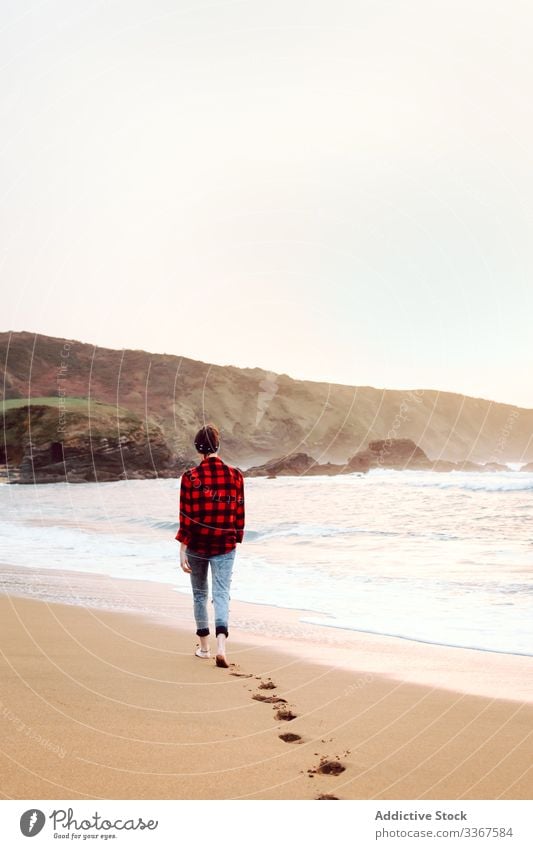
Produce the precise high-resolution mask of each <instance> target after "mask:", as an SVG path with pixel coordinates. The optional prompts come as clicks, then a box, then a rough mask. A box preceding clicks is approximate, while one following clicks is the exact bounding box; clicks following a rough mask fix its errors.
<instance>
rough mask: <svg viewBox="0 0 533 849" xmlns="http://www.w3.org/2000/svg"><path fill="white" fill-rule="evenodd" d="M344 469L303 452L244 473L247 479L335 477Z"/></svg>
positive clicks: (274, 460) (252, 467)
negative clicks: (319, 461)
mask: <svg viewBox="0 0 533 849" xmlns="http://www.w3.org/2000/svg"><path fill="white" fill-rule="evenodd" d="M342 468H343V467H342V466H338V465H336V464H335V463H323V464H320V463H317V461H316V460H314V459H313V457H310V456H309V454H305V453H304V452H303V451H302V452H299V453H296V454H288V455H287V456H286V457H276V458H275V459H273V460H269V461H268V462H267V463H263V465H261V466H251V467H250V468H249V469H246V471H245V472H244V473H243V474H244V475H245V476H246V477H249V478H255V477H268V478H275V477H277V476H278V475H335V474H339V472H340V471H341V469H342Z"/></svg>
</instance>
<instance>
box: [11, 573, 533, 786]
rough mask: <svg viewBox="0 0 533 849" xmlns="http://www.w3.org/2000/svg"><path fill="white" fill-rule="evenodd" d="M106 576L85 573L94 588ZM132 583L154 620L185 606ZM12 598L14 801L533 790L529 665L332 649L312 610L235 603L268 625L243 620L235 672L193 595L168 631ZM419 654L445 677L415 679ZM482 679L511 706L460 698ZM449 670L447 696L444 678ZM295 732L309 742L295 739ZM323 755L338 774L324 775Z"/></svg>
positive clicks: (506, 659) (390, 646)
mask: <svg viewBox="0 0 533 849" xmlns="http://www.w3.org/2000/svg"><path fill="white" fill-rule="evenodd" d="M71 574H72V573H71ZM76 580H80V579H79V576H78V577H77V578H76ZM95 580H97V579H95V578H93V577H91V579H90V580H89V579H87V578H85V581H86V584H85V586H89V587H90V586H91V581H95ZM127 584H131V587H132V588H131V587H130V590H129V592H130V593H131V595H130V598H133V597H136V598H137V599H141V598H145V596H146V595H147V594H150V593H152V595H153V603H152V607H151V609H152V612H153V610H154V609H157V599H160V600H161V599H163V598H167V600H168V597H169V592H168V590H167V588H165V587H158V588H154V587H153V585H147V584H144V583H142V582H124V581H120V582H115V583H113V582H111V583H110V586H114V587H116V586H117V585H120V588H121V592H124V587H125V586H126V585H127ZM0 605H1V611H0V615H1V622H2V626H1V635H2V636H1V644H0V645H1V659H0V663H1V681H2V688H1V694H0V717H1V720H2V721H1V723H0V735H1V743H0V749H1V754H0V774H1V776H2V780H1V785H0V786H1V792H2V794H3V796H4V797H5V798H33V799H77V798H80V799H81V798H103V799H129V798H132V799H137V798H139V799H143V798H145V799H167V798H170V799H205V798H208V799H209V798H210V799H316V798H317V797H319V796H320V795H321V794H326V795H333V796H335V797H338V798H340V799H460V798H465V799H495V798H505V799H530V798H531V796H532V790H533V771H532V762H533V735H532V729H533V703H532V700H531V699H527V700H526V698H527V695H528V686H530V684H529V683H528V684H526V683H525V682H523V677H524V675H525V676H526V677H527V675H529V682H530V681H531V669H532V665H531V659H530V658H515V657H511V656H507V655H489V654H488V653H484V652H466V651H464V650H459V649H455V650H453V649H446V650H445V649H442V648H439V647H435V646H424V645H418V644H414V643H408V642H407V641H402V640H391V639H389V640H385V639H380V638H377V637H376V638H375V639H372V638H371V637H365V636H364V635H357V634H350V635H348V634H347V633H346V632H342V633H341V632H337V633H336V634H335V635H334V638H335V640H337V643H334V642H332V641H330V642H329V643H328V642H326V644H325V645H324V646H323V647H322V648H321V647H319V646H318V645H317V644H316V643H313V642H312V641H310V640H309V638H308V635H307V634H306V631H305V629H303V630H302V631H301V633H300V632H298V631H297V627H296V625H297V622H298V621H299V620H298V616H297V614H296V613H295V612H280V611H276V610H272V609H269V608H260V607H259V606H256V605H236V604H234V603H233V602H232V613H235V615H234V616H233V618H232V621H240V622H241V623H243V622H244V621H245V620H248V619H253V617H254V615H255V617H256V620H258V621H259V620H260V621H261V623H262V624H261V628H262V629H263V632H264V633H263V636H262V637H259V636H258V634H253V633H250V631H244V630H243V629H242V628H241V629H240V630H239V627H237V626H233V625H231V626H230V640H229V641H228V650H231V651H230V652H229V659H230V661H232V662H233V663H234V664H235V665H233V666H231V667H230V669H228V670H224V669H217V668H216V667H215V665H214V660H207V661H205V660H200V659H198V658H195V657H194V655H193V650H194V645H195V637H194V633H193V630H192V629H191V627H190V623H192V617H191V612H190V607H191V600H190V599H189V598H188V597H186V596H182V595H180V594H179V593H174V594H172V602H171V604H169V605H168V606H167V608H166V609H165V608H164V605H161V611H162V615H161V617H160V620H161V621H157V617H155V616H154V615H152V618H149V617H147V616H141V615H139V614H138V613H114V612H108V611H103V610H99V609H95V608H93V607H91V606H89V605H88V604H86V603H85V602H84V606H74V605H64V604H49V603H46V602H44V601H36V600H31V599H25V598H20V597H17V596H12V595H11V596H7V595H4V596H2V597H0ZM132 607H135V605H133V604H132ZM169 611H173V612H174V613H175V620H174V621H176V622H177V624H178V627H176V626H175V625H174V624H173V623H172V624H170V623H169V621H168V620H169ZM280 616H288V617H292V620H293V621H294V623H295V636H294V639H291V640H290V642H288V641H287V638H286V636H285V637H281V636H277V637H276V636H275V634H274V636H268V637H267V636H266V633H265V629H266V630H268V627H269V621H271V623H272V626H273V627H272V631H274V632H275V631H276V628H275V627H274V625H275V622H276V621H278V620H279V617H280ZM269 617H270V620H269ZM165 622H166V624H165ZM187 623H189V628H187V629H185V628H184V627H182V626H184V625H185V624H187ZM318 630H320V632H321V633H322V632H324V630H325V629H318ZM326 630H328V629H326ZM342 640H345V641H346V649H345V653H344V655H343V653H342V651H339V645H340V644H341V641H342ZM282 648H285V649H288V651H282V650H281V649H282ZM302 657H305V660H302ZM310 657H315V658H316V660H315V661H311V660H310V659H309V658H310ZM335 658H337V660H338V661H339V662H341V663H343V664H344V666H345V668H344V667H342V666H339V665H338V663H335V662H333V661H334V659H335ZM395 658H396V660H397V664H396V670H395V669H394V660H395ZM410 659H411V661H412V663H411V667H412V669H413V674H414V675H415V677H418V678H420V679H423V677H424V675H426V678H427V682H428V683H425V684H422V683H416V684H415V683H412V682H408V683H406V682H405V680H402V675H401V670H402V669H403V670H406V669H408V668H409V667H410ZM381 660H383V662H381ZM350 664H351V665H353V669H350V668H349V666H350ZM356 670H359V671H356ZM384 671H387V672H388V673H389V674H383V672H384ZM454 671H455V672H457V673H458V674H457V676H456V677H455V678H454ZM432 673H433V676H434V677H433V680H432V677H431V676H432ZM506 673H508V677H506ZM469 675H470V679H471V681H472V686H473V689H474V691H475V692H476V688H477V689H478V690H479V689H481V690H483V689H484V688H485V689H487V692H489V693H490V690H491V687H493V688H494V692H495V693H496V692H497V690H498V688H499V692H500V694H501V695H505V696H508V697H509V698H508V699H504V698H501V697H500V698H491V697H490V696H486V695H473V694H467V693H466V692H459V691H458V690H454V689H452V688H450V686H449V684H450V683H458V682H459V684H461V681H462V682H463V684H465V686H464V687H463V689H467V687H466V682H467V680H468V677H469ZM435 676H436V678H438V680H441V681H442V682H443V686H441V687H436V686H434V681H435V680H436V678H435ZM403 677H404V678H405V676H403ZM521 682H523V686H522V685H521ZM529 692H530V691H529ZM257 694H258V695H259V696H266V697H267V698H269V697H274V698H276V697H279V698H281V699H284V700H285V703H283V702H280V703H278V704H277V705H276V704H274V703H271V702H264V701H258V700H256V699H254V695H257ZM518 696H519V698H518ZM280 709H282V710H283V709H288V710H289V711H290V712H292V714H294V716H295V718H294V719H284V718H282V716H281V715H280V714H278V711H279V710H280ZM283 734H291V735H298V738H299V739H297V740H296V741H292V742H285V741H284V740H282V739H281V738H280V735H283ZM323 763H332V764H333V766H332V767H329V768H328V767H326V771H325V772H324V771H322V769H321V764H323ZM328 769H330V770H331V772H328V771H327V770H328Z"/></svg>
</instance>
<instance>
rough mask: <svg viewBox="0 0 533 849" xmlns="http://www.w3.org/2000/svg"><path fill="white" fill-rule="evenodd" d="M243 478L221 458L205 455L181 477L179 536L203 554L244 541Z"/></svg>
mask: <svg viewBox="0 0 533 849" xmlns="http://www.w3.org/2000/svg"><path fill="white" fill-rule="evenodd" d="M243 533H244V478H243V476H242V472H240V471H239V469H234V468H232V467H231V466H227V465H226V464H225V463H223V462H222V460H221V459H220V457H205V458H204V459H203V460H202V462H201V463H200V464H199V465H198V466H195V467H194V468H193V469H188V470H187V471H186V472H184V473H183V474H182V476H181V487H180V526H179V530H178V533H177V534H176V539H177V540H179V541H180V542H184V543H186V544H187V546H188V547H189V548H190V549H191V551H195V552H197V553H198V554H202V555H203V556H204V557H211V556H214V555H216V554H224V553H225V552H227V551H231V550H232V549H233V548H235V545H236V544H237V543H238V542H242V537H243Z"/></svg>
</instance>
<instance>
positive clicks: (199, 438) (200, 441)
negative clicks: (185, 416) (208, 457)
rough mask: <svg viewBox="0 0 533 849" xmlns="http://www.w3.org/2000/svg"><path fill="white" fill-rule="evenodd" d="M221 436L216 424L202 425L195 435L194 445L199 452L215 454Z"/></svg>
mask: <svg viewBox="0 0 533 849" xmlns="http://www.w3.org/2000/svg"><path fill="white" fill-rule="evenodd" d="M219 445H220V437H219V433H218V428H217V427H215V425H214V424H208V425H205V427H201V428H200V430H199V431H198V433H197V434H196V436H195V437H194V447H195V448H196V450H197V451H198V453H199V454H214V453H215V452H216V451H218V447H219Z"/></svg>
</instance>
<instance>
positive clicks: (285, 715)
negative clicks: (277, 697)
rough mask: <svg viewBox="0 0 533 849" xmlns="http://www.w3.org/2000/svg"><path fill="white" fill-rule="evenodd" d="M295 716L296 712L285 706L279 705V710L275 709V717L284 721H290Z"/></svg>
mask: <svg viewBox="0 0 533 849" xmlns="http://www.w3.org/2000/svg"><path fill="white" fill-rule="evenodd" d="M297 716H298V714H297V713H293V712H292V710H291V709H290V708H289V707H286V706H283V707H280V708H279V710H277V711H276V719H279V720H283V721H284V722H290V721H291V720H292V719H296V717H297Z"/></svg>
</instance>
